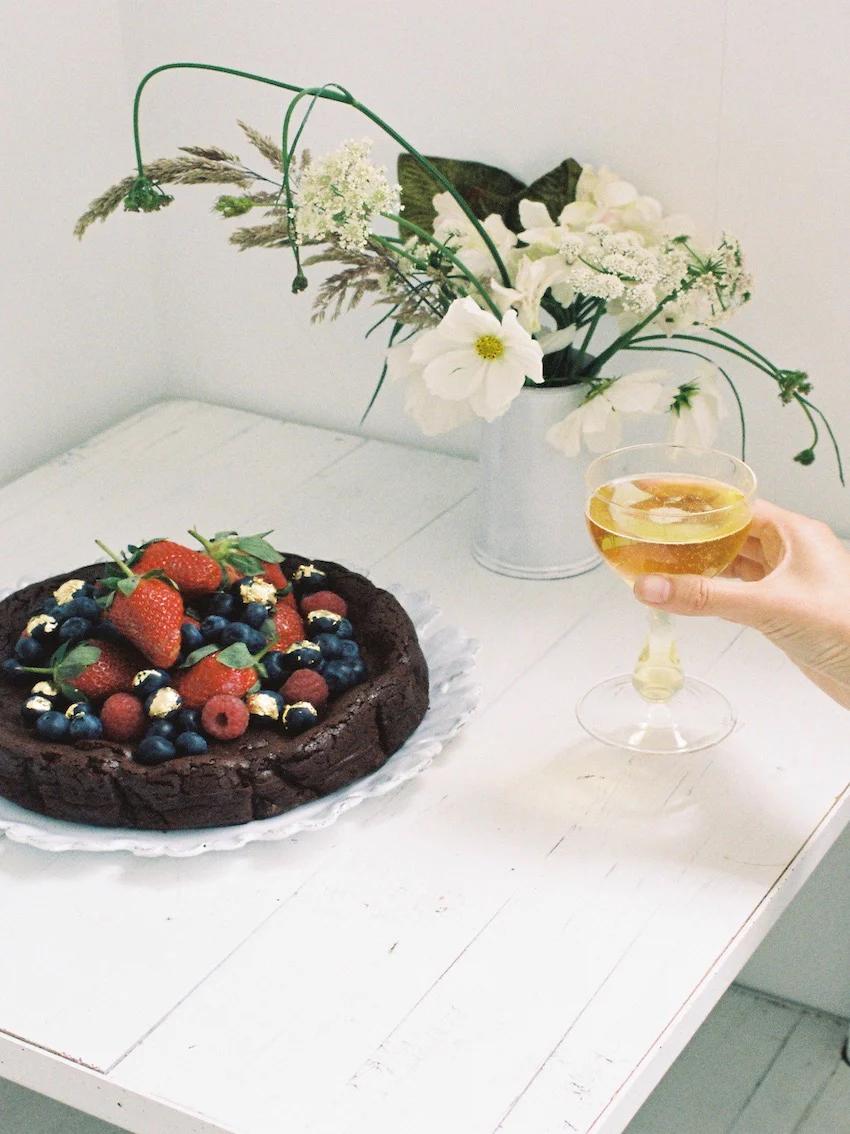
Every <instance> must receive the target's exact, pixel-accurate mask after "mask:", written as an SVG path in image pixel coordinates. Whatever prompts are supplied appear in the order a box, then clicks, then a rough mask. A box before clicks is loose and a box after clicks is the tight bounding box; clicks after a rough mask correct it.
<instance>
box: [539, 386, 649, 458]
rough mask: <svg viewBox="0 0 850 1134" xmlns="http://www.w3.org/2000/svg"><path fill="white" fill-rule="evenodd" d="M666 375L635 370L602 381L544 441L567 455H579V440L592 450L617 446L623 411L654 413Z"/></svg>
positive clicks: (620, 435)
mask: <svg viewBox="0 0 850 1134" xmlns="http://www.w3.org/2000/svg"><path fill="white" fill-rule="evenodd" d="M666 377H667V371H666V370H636V371H634V372H633V373H631V374H624V375H623V376H622V378H609V379H603V380H601V381H600V382H599V383H598V384H597V385H596V386H595V388H593V389H591V390H590V391H589V393H588V396H587V398H586V399H585V401H584V402H583V403H582V404H581V405H580V406H579V407H578V409H574V410H573V411H572V413H569V414H567V416H566V417H565V418H564V420H563V421H559V422H558V423H557V424H556V425H553V426H552V428H551V429H550V430H549V432H548V433H547V434H546V440H547V441H548V442H549V444H550V445H554V446H555V448H556V449H560V450H561V452H563V453H565V454H566V455H567V456H568V457H575V456H578V453H579V451H580V449H581V443H582V440H584V443H585V444H586V445H587V448H588V449H590V450H592V451H593V452H594V453H607V452H608V451H609V450H611V449H616V448H617V446H618V445H619V444H620V439H621V437H622V420H623V414H627V413H653V412H655V411H656V410H657V407H658V402H659V398H660V396H661V393H662V390H663V382H664V379H665V378H666Z"/></svg>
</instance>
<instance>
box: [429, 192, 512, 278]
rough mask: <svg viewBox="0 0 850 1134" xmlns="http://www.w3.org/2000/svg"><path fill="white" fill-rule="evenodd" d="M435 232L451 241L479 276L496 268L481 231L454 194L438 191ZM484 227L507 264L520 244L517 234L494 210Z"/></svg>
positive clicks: (444, 240) (467, 264) (464, 261)
mask: <svg viewBox="0 0 850 1134" xmlns="http://www.w3.org/2000/svg"><path fill="white" fill-rule="evenodd" d="M434 208H435V209H436V212H437V215H436V216H435V217H434V225H433V231H434V236H435V237H436V238H437V240H439V241H441V242H442V243H444V244H446V243H448V244H449V246H450V247H451V248H452V250H453V251H454V252H455V254H456V255H457V256H458V257H459V259H460V260H462V261H463V263H464V264H465V265H466V267H467V268H468V269H469V270H470V271H471V272H472V274H473V275H475V276H478V278H479V279H487V278H488V277H489V276H492V275H493V274H494V272H495V271H496V262H495V260H494V259H493V256H492V253H491V252H490V250H489V249H488V248H487V245H486V244H485V243H484V239H483V237H482V236H481V233H480V232H479V231H478V230H477V229H476V227H475V225H474V224H473V223H472V221H471V220H470V219H469V217H468V216H467V215H466V213H465V212H464V211H463V209H462V208H461V207H460V205H459V204H458V203H457V201H456V200H455V199H454V197H453V196H452V195H451V193H437V194H436V195H435V196H434ZM481 226H482V228H483V229H484V231H485V232H486V233H487V235H488V236H489V237H490V239H491V240H492V241H493V244H494V245H495V248H496V251H497V252H498V253H499V255H500V256H501V258H502V261H503V262H505V264H506V266H508V261H509V260H510V258H511V252H512V250H513V248H514V247H515V246H516V243H517V235H516V233H515V232H511V230H510V229H509V228H508V226H507V225H506V224H505V222H504V221H503V220H502V218H501V217H500V216H499V214H498V213H491V214H490V216H488V217H485V219H484V220H483V221H481Z"/></svg>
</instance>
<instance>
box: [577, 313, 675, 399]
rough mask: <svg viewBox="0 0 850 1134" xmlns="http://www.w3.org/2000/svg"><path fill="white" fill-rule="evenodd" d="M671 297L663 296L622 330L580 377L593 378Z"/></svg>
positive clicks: (647, 323) (624, 347)
mask: <svg viewBox="0 0 850 1134" xmlns="http://www.w3.org/2000/svg"><path fill="white" fill-rule="evenodd" d="M673 294H675V293H673ZM672 298H673V295H672V294H671V295H667V296H665V297H664V299H662V300H661V302H660V303H659V304H658V306H657V307H656V308H655V309H654V310H653V311H650V313H649V314H648V315H647V316H646V318H645V319H642V320H641V321H640V323H636V324H635V326H634V327H631V328H630V329H629V330H628V331H626V332H624V334H622V335H620V337H619V338H617V339H615V340H614V341H613V343H611V345H610V346H609V347H608V348H607V349H606V350H603V352H602V354H600V355H597V357H596V358H595V359H594V361H593V363H592V364H591V365H590V366H589V367H588V369H587V371H586V373H585V374H583V375H582V377H584V378H595V377H596V375H597V374H598V373H599V371H600V370H601V369H602V367H603V366H604V365H605V363H606V362H607V361H608V359H609V358H613V357H614V355H615V354H616V353H617V351H620V350H625V349H627V346H628V344H629V343H630V342H632V341H636V340H635V336H636V335H638V334H639V333H640V332H641V331H642V330H643V329H644V327H647V326H649V324H650V323H651V322H652V320H653V319H654V318H655V317H656V315H658V314H660V312H661V311H662V310H663V309H664V306H665V304H667V303H669V302H670V300H671V299H672Z"/></svg>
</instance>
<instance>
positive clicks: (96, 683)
mask: <svg viewBox="0 0 850 1134" xmlns="http://www.w3.org/2000/svg"><path fill="white" fill-rule="evenodd" d="M144 665H145V659H144V658H143V657H141V655H140V654H138V653H136V651H135V650H133V649H130V648H129V647H127V646H121V645H117V644H115V643H114V642H91V641H89V642H81V643H80V644H79V645H78V646H74V648H73V649H71V648H69V646H68V645H64V646H60V648H59V649H58V650H57V651H56V653H55V654H54V655H53V657H52V659H51V664H50V668H48V669H31V670H30V672H32V673H45V674H50V676H51V678H52V679H53V683H54V684H55V685H57V686H58V687H59V689H61V690H62V692H63V693H64V694H65V695H66V696H70V697H71V698H72V699H74V700H76V699H77V695H78V694H80V693H82V694H83V696H84V697H87V698H88V699H89V700H90V701H98V700H100V699H102V698H103V697H109V696H111V695H112V694H113V693H122V692H125V691H126V690H129V689H131V688H132V684H133V677H134V675H135V674H136V673H137V671H138V670H139V668H140V667H143V666H144Z"/></svg>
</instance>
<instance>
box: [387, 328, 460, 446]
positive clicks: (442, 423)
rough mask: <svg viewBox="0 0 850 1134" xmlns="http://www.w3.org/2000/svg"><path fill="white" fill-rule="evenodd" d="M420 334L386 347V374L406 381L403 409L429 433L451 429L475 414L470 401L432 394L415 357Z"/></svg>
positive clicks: (394, 380) (445, 431) (391, 379)
mask: <svg viewBox="0 0 850 1134" xmlns="http://www.w3.org/2000/svg"><path fill="white" fill-rule="evenodd" d="M419 337H421V336H420V335H417V336H416V337H414V338H411V339H408V340H407V341H406V342H403V343H399V344H398V345H397V346H392V347H390V349H389V350H388V351H387V377H388V378H389V379H390V381H391V382H397V381H402V382H404V383H405V387H406V388H405V399H404V409H405V412H406V413H407V414H408V416H410V417H412V418H413V420H414V421H415V422H416V424H417V425H418V426H419V428H420V429H421V430H422V432H423V433H424V434H425V436H426V437H435V436H436V435H437V434H438V433H448V432H449V430H451V429H457V428H458V426H460V425H466V423H467V422H469V421H473V420H474V418H475V414H474V413H473V412H472V409H471V408H470V406H469V403H468V402H450V401H448V400H447V399H446V398H439V397H437V395H436V394H432V393H431V391H430V390H429V389H428V387H427V386H426V384H425V379H424V378H423V377H422V367H421V366H420V365H417V364H416V363H415V362H414V361H413V359H412V357H411V356H412V354H413V348H414V346H415V344H416V340H417V338H419Z"/></svg>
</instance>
